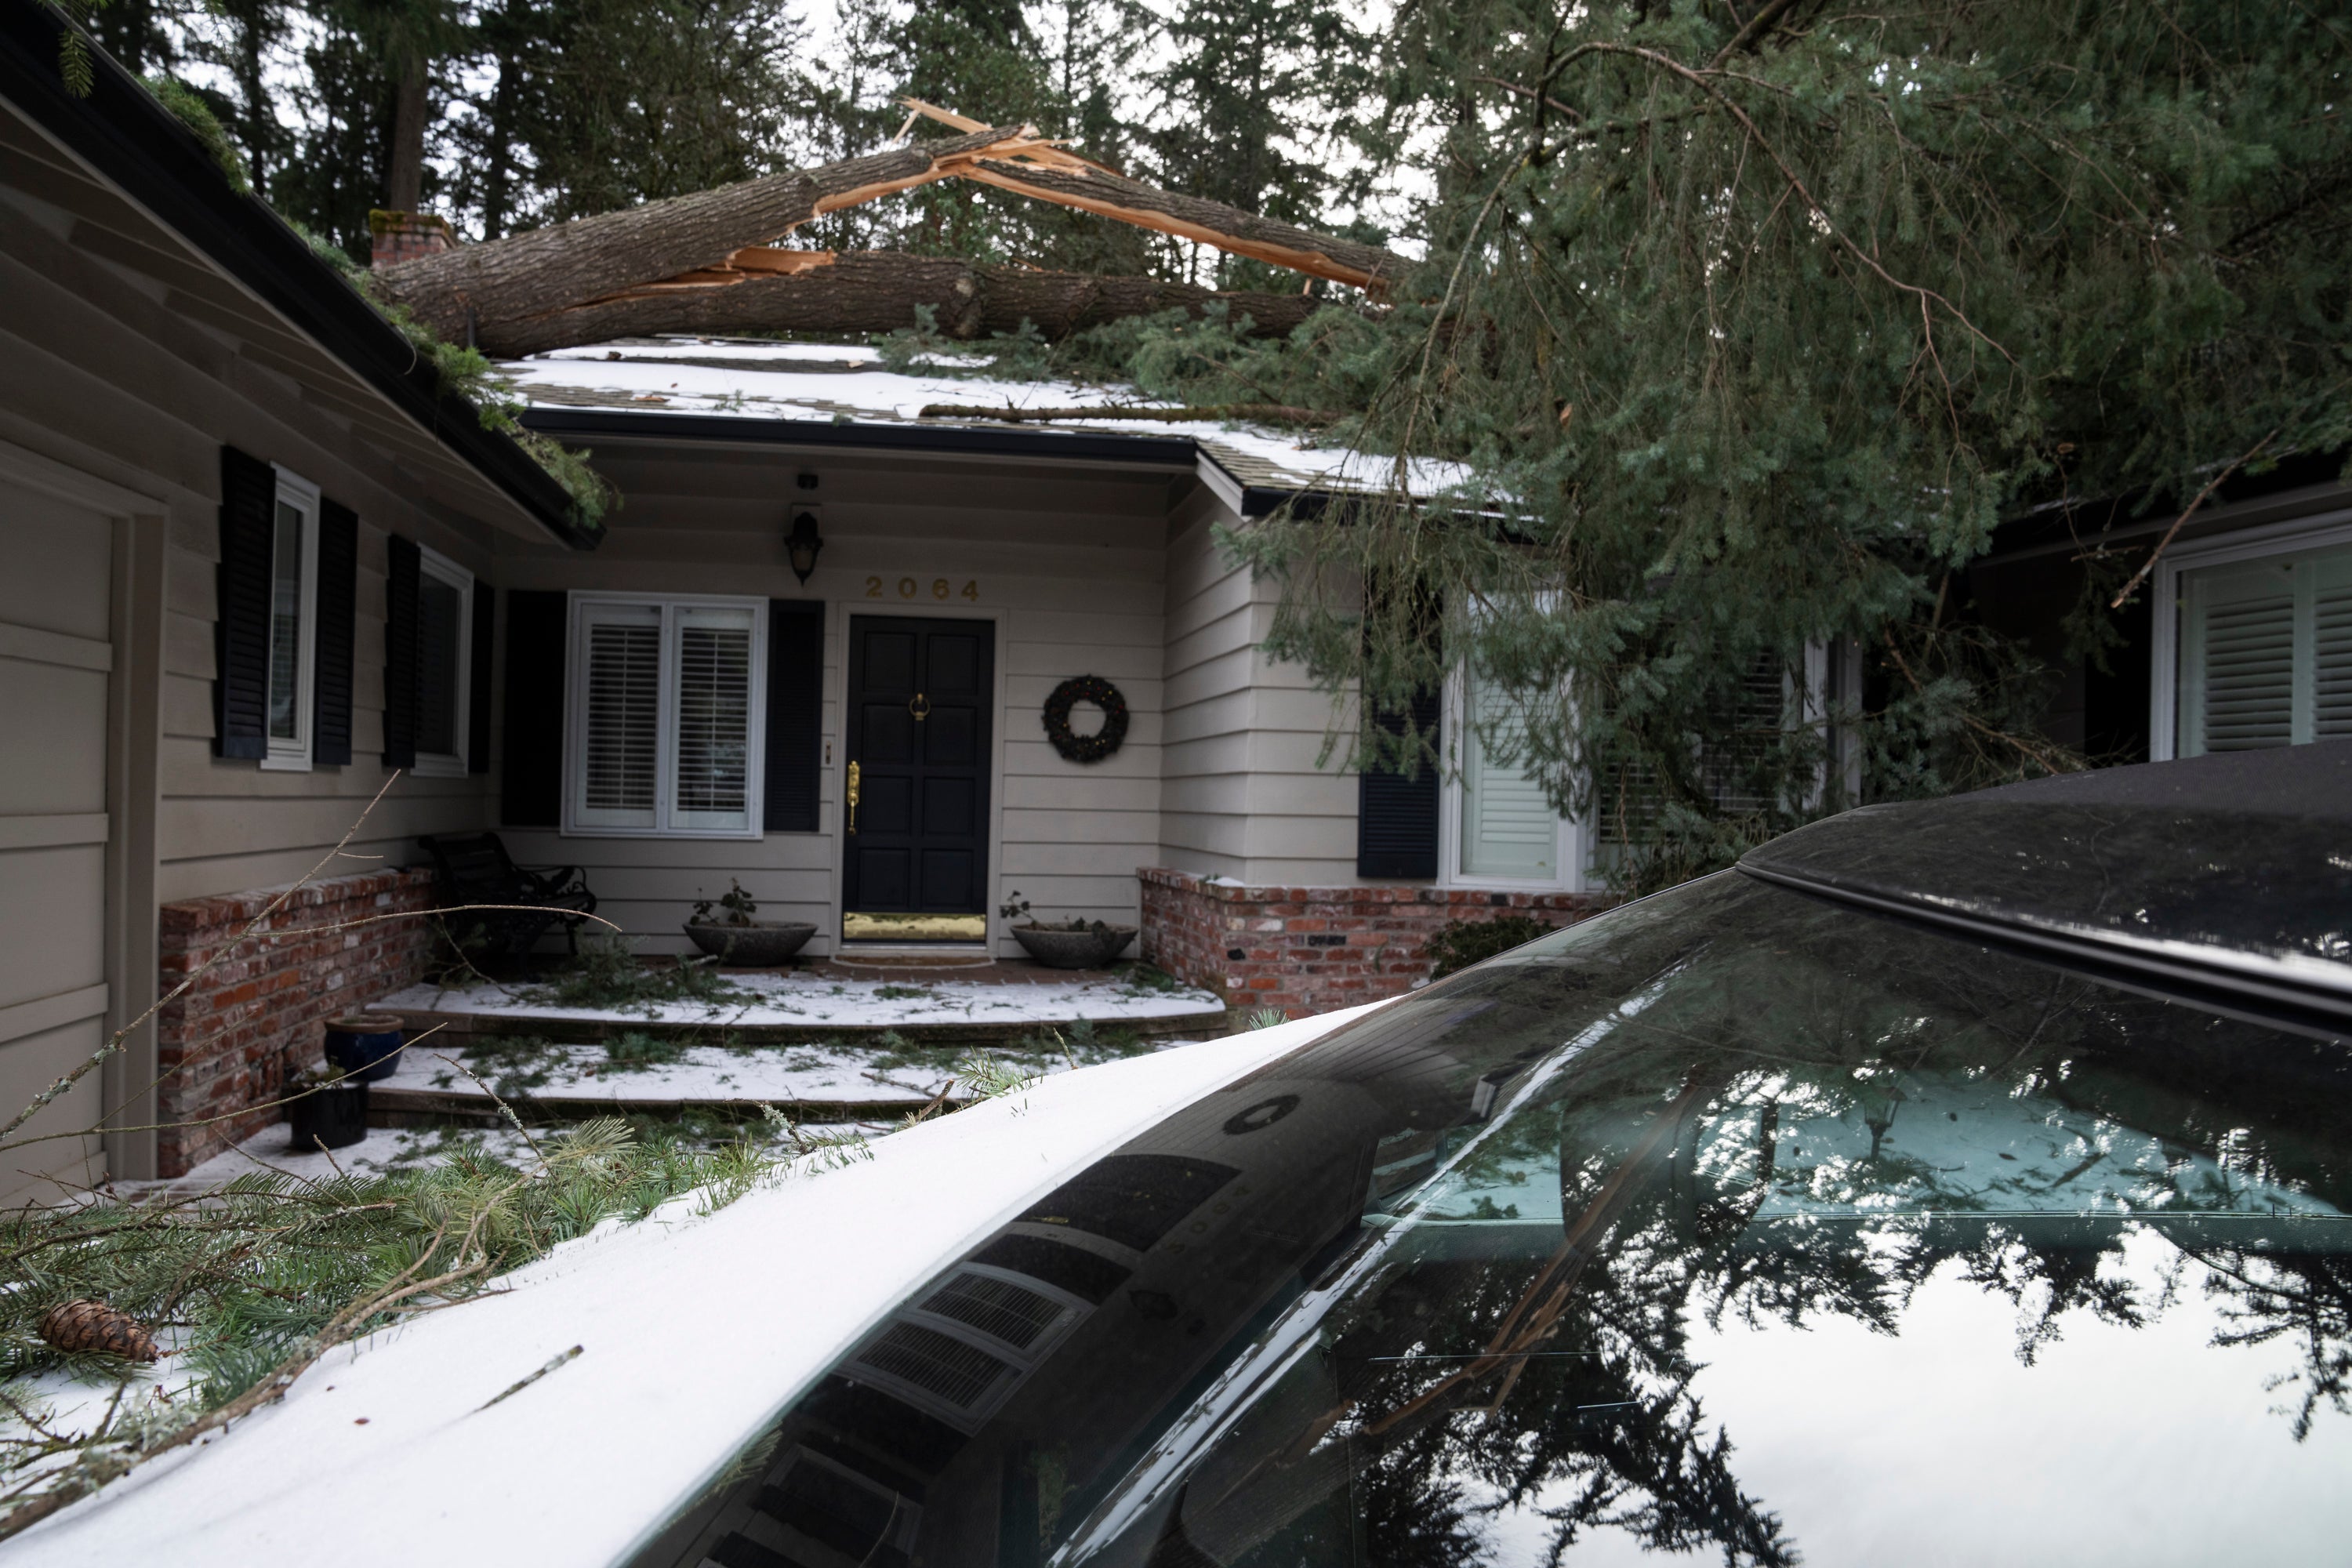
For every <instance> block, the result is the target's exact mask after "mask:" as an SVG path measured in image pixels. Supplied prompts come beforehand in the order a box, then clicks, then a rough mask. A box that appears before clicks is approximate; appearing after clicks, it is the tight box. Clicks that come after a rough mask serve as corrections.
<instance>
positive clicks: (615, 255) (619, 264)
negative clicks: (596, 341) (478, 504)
mask: <svg viewBox="0 0 2352 1568" xmlns="http://www.w3.org/2000/svg"><path fill="white" fill-rule="evenodd" d="M1047 146H1048V143H1046V142H1045V141H1044V140H1043V139H1042V138H1040V137H1039V136H1038V135H1037V133H1036V132H1034V131H1033V130H1031V129H1029V128H1028V127H1026V126H1024V127H1021V128H1019V129H1017V130H1013V131H994V130H991V131H982V132H973V133H971V134H968V135H963V136H953V137H947V138H943V139H942V140H940V141H937V142H923V143H920V144H919V145H917V146H912V147H905V148H900V149H898V150H896V151H893V152H888V153H873V154H871V155H869V156H866V157H863V158H850V159H846V160H845V161H843V162H841V163H825V164H822V165H820V166H818V167H816V168H814V169H794V170H791V171H788V172H786V173H783V174H769V175H764V176H762V177H761V178H760V179H756V180H745V181H742V182H741V183H740V184H732V185H721V186H719V188H718V189H716V190H710V191H698V192H696V193H695V194H694V195H686V196H673V197H670V198H669V199H668V200H667V201H658V202H647V203H646V204H645V205H642V206H635V207H629V208H626V209H625V210H623V211H620V212H611V213H603V214H600V215H598V216H595V217H584V218H575V219H573V220H572V222H570V223H562V224H556V225H553V226H550V227H547V228H541V229H533V230H531V231H530V232H529V233H527V234H519V235H514V236H512V237H509V238H506V239H499V240H491V241H488V242H487V243H485V244H482V245H467V246H460V247H457V249H455V250H451V251H446V252H444V253H442V254H440V255H438V256H427V257H420V258H417V259H416V260H414V261H404V262H402V263H400V264H399V265H398V266H396V267H389V268H385V269H384V270H383V271H382V272H379V273H377V274H376V275H375V282H376V286H377V289H378V291H379V292H380V293H381V294H382V295H383V297H384V298H385V299H386V300H389V301H391V302H392V303H394V304H397V305H402V306H404V307H406V308H407V310H409V311H410V312H411V313H412V314H413V315H415V317H416V318H417V319H418V320H419V321H423V322H424V323H425V325H427V326H429V327H431V328H432V329H433V330H434V331H436V332H437V333H439V334H440V335H441V336H442V337H444V338H446V339H447V340H448V341H450V342H467V336H468V331H469V329H470V331H471V333H472V335H473V339H474V341H476V342H484V341H485V340H487V339H489V338H491V337H494V336H495V335H496V334H497V333H498V332H499V331H501V330H503V329H505V328H506V327H508V326H509V325H510V324H513V323H516V322H519V321H523V320H525V319H527V318H530V317H531V316H536V315H540V314H543V313H545V312H547V311H551V310H565V309H568V308H570V307H572V306H576V305H580V304H583V303H584V302H586V301H588V300H601V299H603V298H604V297H606V296H607V295H612V294H617V293H620V292H621V291H623V290H625V289H631V288H634V287H636V286H638V285H641V284H646V283H653V282H656V281H658V280H660V279H667V278H675V277H677V276H678V275H679V274H681V273H686V272H691V271H693V270H694V269H695V268H705V267H712V266H716V265H719V264H720V263H722V262H724V261H725V260H726V258H727V257H728V256H729V254H730V252H733V251H735V250H737V249H740V247H744V246H747V245H759V244H762V243H764V242H766V241H768V240H772V239H776V238H779V237H782V236H783V235H786V234H789V233H791V232H792V231H793V228H795V227H797V226H799V225H801V224H803V223H806V222H808V221H809V220H810V219H811V218H813V217H817V216H821V215H823V214H824V213H829V212H837V211H839V210H840V209H842V208H843V207H849V206H856V205H858V204H859V203H861V202H869V201H872V200H874V199H875V198H876V197H877V196H884V195H890V194H891V193H892V192H894V191H903V190H907V189H909V188H910V187H912V186H916V185H921V184H929V183H930V182H931V181H933V180H942V179H946V178H948V177H949V176H950V175H952V174H957V173H958V172H960V171H961V168H962V167H963V166H964V165H965V164H966V163H969V162H970V160H971V159H972V158H973V157H974V156H976V155H978V154H979V153H983V152H992V153H996V154H998V155H999V156H1004V157H1010V156H1012V155H1013V154H1016V153H1021V152H1023V151H1024V150H1027V149H1030V148H1033V147H1035V148H1045V147H1047Z"/></svg>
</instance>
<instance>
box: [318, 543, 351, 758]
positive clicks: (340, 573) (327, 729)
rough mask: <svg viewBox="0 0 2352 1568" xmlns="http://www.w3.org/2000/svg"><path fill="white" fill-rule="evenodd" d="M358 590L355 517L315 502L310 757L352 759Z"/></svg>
mask: <svg viewBox="0 0 2352 1568" xmlns="http://www.w3.org/2000/svg"><path fill="white" fill-rule="evenodd" d="M359 592H360V520H359V516H358V514H357V513H355V512H353V511H352V509H351V508H349V507H347V506H337V505H336V504H335V503H334V502H333V501H322V502H320V505H319V634H318V637H317V639H316V646H317V648H318V668H317V669H316V671H315V681H314V685H313V688H312V689H313V692H314V695H315V699H316V700H314V701H313V702H312V703H311V705H310V706H311V718H310V760H311V761H312V762H314V763H320V764H322V765H326V766H331V767H338V768H339V767H341V766H343V765H344V764H346V763H349V762H350V761H351V760H352V615H353V611H354V610H355V608H356V606H357V605H358V602H359Z"/></svg>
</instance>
